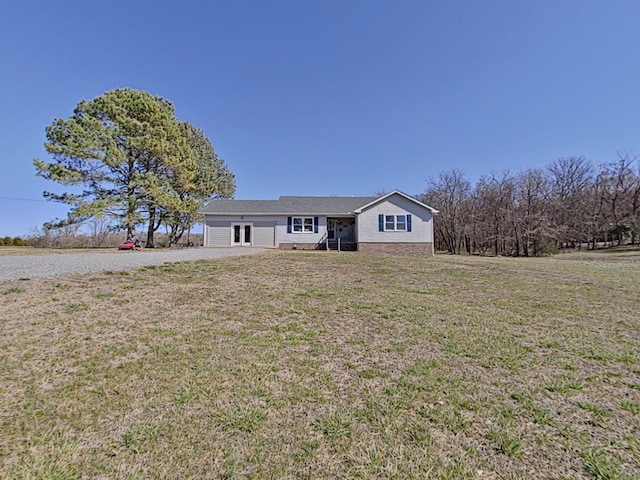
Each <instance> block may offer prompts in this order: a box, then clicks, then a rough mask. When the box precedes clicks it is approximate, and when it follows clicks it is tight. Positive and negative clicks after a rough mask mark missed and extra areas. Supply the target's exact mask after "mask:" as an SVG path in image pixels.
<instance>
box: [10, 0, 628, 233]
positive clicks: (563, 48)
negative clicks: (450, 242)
mask: <svg viewBox="0 0 640 480" xmlns="http://www.w3.org/2000/svg"><path fill="white" fill-rule="evenodd" d="M639 19H640V2H637V1H635V0H633V1H622V0H616V1H612V2H602V1H590V0H571V1H569V0H567V1H562V0H552V1H550V0H535V1H534V0H532V1H525V0H522V1H511V0H508V1H507V0H505V1H502V0H486V1H480V0H467V1H460V0H458V1H456V0H447V1H428V0H418V1H413V0H398V1H390V0H389V1H381V0H348V1H347V0H341V1H335V0H322V1H320V0H318V1H309V0H275V1H272V0H229V1H224V2H220V1H187V0H185V1H183V2H175V1H163V0H155V1H146V0H145V1H122V0H114V1H110V2H87V1H76V0H69V1H59V2H51V1H44V0H42V1H34V0H25V1H20V2H18V1H9V0H7V1H0V67H1V68H0V72H1V73H0V86H1V88H0V167H1V170H0V171H1V172H2V174H0V187H1V188H0V236H6V235H11V236H14V235H24V234H28V233H29V232H30V231H32V230H33V228H34V227H39V226H41V225H42V223H44V222H45V221H48V220H51V219H52V218H54V217H64V216H66V211H67V210H66V208H65V207H64V206H60V205H57V204H54V203H50V202H44V201H40V199H41V198H42V192H43V191H44V190H52V191H58V192H60V191H62V188H61V187H58V186H57V185H56V184H54V183H52V182H46V181H44V180H41V179H38V178H37V177H36V176H35V170H34V168H33V165H32V160H33V159H34V158H41V159H45V158H47V154H46V152H45V150H44V146H43V144H44V141H45V127H46V126H47V125H49V124H50V123H51V122H52V121H53V120H54V119H55V118H67V117H68V116H70V115H71V114H72V111H73V108H74V107H75V106H76V104H77V103H78V102H79V101H80V100H82V99H92V98H95V97H97V96H100V95H101V94H102V93H104V92H106V91H108V90H112V89H115V88H119V87H132V88H137V89H141V90H146V91H149V92H151V93H153V94H155V95H160V96H162V97H165V98H167V99H169V100H171V101H172V102H173V103H174V104H175V106H176V111H177V116H178V118H179V119H181V120H184V121H189V122H190V123H192V124H194V125H196V126H198V127H199V128H201V129H203V130H204V131H205V132H206V134H207V135H208V136H209V138H210V139H211V141H212V142H213V144H214V145H215V147H216V150H217V151H218V154H219V155H220V156H221V157H222V158H223V159H225V161H226V162H227V164H228V166H229V167H230V169H231V170H232V171H233V172H234V173H235V174H236V180H237V195H236V198H239V199H262V198H265V199H271V198H277V197H278V196H279V195H354V196H360V195H370V194H373V192H375V191H378V190H383V189H386V190H389V189H394V188H397V189H400V190H402V191H404V192H406V193H409V194H414V193H418V192H422V191H423V190H424V189H425V187H426V180H427V179H428V178H429V177H430V176H437V174H438V173H439V172H440V171H442V170H446V169H451V168H459V169H461V170H463V171H465V172H466V174H467V176H468V178H469V179H470V180H472V181H475V180H477V178H478V177H479V176H480V175H482V174H484V173H489V172H492V171H502V170H505V169H510V170H512V171H520V170H523V169H525V168H528V167H538V166H545V165H547V164H549V163H550V162H552V161H553V160H555V159H557V158H561V157H567V156H573V155H582V156H585V157H587V158H589V159H591V160H593V161H594V162H596V163H597V162H604V161H608V160H612V159H614V158H615V156H616V152H618V151H622V150H624V151H629V152H632V153H636V152H637V151H638V149H639V148H640V145H639V142H640V80H639V78H640V58H639V57H640V29H638V20H639ZM435 207H436V208H437V205H436V206H435Z"/></svg>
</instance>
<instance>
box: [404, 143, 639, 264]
mask: <svg viewBox="0 0 640 480" xmlns="http://www.w3.org/2000/svg"><path fill="white" fill-rule="evenodd" d="M417 198H418V199H419V200H421V201H423V202H424V203H427V204H428V205H432V206H433V207H434V208H437V209H438V210H439V211H440V213H439V214H438V215H437V216H436V219H435V222H434V235H435V246H436V249H438V250H445V251H448V252H449V253H453V254H458V253H467V254H479V255H511V256H538V255H544V254H549V253H554V252H556V251H557V250H558V249H562V248H576V249H581V248H590V249H595V248H597V247H598V246H599V245H602V244H606V245H608V246H611V245H621V244H623V243H626V242H630V243H631V244H632V245H635V244H636V243H638V242H640V159H638V158H637V157H633V156H631V155H630V154H628V153H619V154H618V156H617V158H616V159H615V160H613V161H611V162H606V163H603V164H598V165H594V164H593V162H591V161H589V160H587V159H585V158H583V157H570V158H562V159H559V160H556V161H554V162H553V163H551V164H550V165H548V166H547V167H545V168H531V169H527V170H524V171H522V172H520V173H511V172H509V171H506V172H502V173H499V174H497V173H492V174H488V175H483V176H482V177H481V178H480V179H479V180H478V181H477V182H476V183H475V185H472V183H471V182H470V181H469V180H467V179H466V178H465V174H464V173H463V172H462V171H460V170H455V169H454V170H449V171H445V172H442V173H440V175H439V176H438V177H437V178H431V179H429V181H428V185H427V188H426V190H425V191H424V193H422V194H420V195H418V196H417Z"/></svg>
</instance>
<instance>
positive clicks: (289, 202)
mask: <svg viewBox="0 0 640 480" xmlns="http://www.w3.org/2000/svg"><path fill="white" fill-rule="evenodd" d="M200 213H202V214H203V215H204V246H205V247H235V246H254V247H271V248H280V249H290V250H338V251H340V250H351V251H359V252H365V253H406V254H417V255H433V254H434V249H433V216H434V215H435V214H436V213H438V211H437V210H436V209H434V208H432V207H430V206H428V205H425V204H424V203H421V202H419V201H418V200H416V199H415V198H412V197H410V196H409V195H407V194H405V193H402V192H400V191H398V190H395V191H393V192H391V193H388V194H386V195H383V196H381V197H285V196H283V197H280V198H279V199H278V200H223V199H216V200H212V201H210V202H209V203H208V204H207V205H205V206H204V207H203V208H202V209H201V210H200Z"/></svg>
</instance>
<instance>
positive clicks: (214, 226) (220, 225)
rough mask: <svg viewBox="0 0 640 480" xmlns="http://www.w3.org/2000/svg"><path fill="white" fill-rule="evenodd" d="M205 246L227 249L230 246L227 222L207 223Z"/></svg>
mask: <svg viewBox="0 0 640 480" xmlns="http://www.w3.org/2000/svg"><path fill="white" fill-rule="evenodd" d="M205 228H206V229H207V244H206V245H205V247H228V246H229V245H230V244H231V225H230V223H229V222H225V221H222V222H220V221H217V222H207V224H206V225H205Z"/></svg>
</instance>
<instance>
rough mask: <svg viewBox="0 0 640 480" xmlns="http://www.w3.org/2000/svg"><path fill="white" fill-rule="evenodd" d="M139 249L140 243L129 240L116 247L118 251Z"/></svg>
mask: <svg viewBox="0 0 640 480" xmlns="http://www.w3.org/2000/svg"><path fill="white" fill-rule="evenodd" d="M138 249H140V242H139V241H138V240H136V241H133V240H129V241H128V242H124V243H121V244H120V245H118V250H138Z"/></svg>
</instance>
